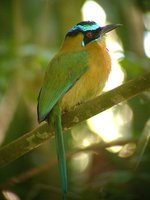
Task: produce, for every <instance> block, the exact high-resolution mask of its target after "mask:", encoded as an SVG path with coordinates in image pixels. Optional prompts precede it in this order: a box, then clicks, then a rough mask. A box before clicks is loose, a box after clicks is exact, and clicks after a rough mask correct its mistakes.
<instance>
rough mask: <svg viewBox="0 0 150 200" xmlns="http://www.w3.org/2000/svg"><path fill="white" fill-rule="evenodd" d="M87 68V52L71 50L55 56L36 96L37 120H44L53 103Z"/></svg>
mask: <svg viewBox="0 0 150 200" xmlns="http://www.w3.org/2000/svg"><path fill="white" fill-rule="evenodd" d="M86 70H87V53H86V52H84V51H81V52H71V53H64V54H61V55H57V56H55V57H54V58H53V59H52V60H51V62H50V63H49V65H48V68H47V71H46V74H45V78H44V83H43V87H42V88H41V91H40V93H39V97H38V108H37V110H38V120H39V122H41V121H43V120H45V119H46V118H47V116H48V114H49V113H50V112H51V110H52V108H53V107H54V106H55V104H56V103H57V102H58V101H59V100H60V99H61V97H62V96H63V95H64V94H65V93H66V92H67V91H68V90H69V89H70V88H71V87H72V86H73V84H74V83H75V82H76V81H77V80H78V79H79V78H80V76H81V75H82V74H83V73H84V72H85V71H86Z"/></svg>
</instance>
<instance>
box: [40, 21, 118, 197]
mask: <svg viewBox="0 0 150 200" xmlns="http://www.w3.org/2000/svg"><path fill="white" fill-rule="evenodd" d="M118 26H119V25H118V24H109V25H106V26H102V27H101V26H99V25H98V24H97V23H96V22H94V21H81V22H79V23H77V24H76V25H74V26H73V27H72V28H71V29H70V30H69V31H68V32H67V33H66V35H65V39H64V42H63V43H62V45H61V47H60V49H59V51H58V53H57V54H56V55H55V56H54V57H53V58H52V60H51V61H50V63H49V64H48V67H47V69H46V72H45V77H44V80H43V84H42V87H41V90H40V92H39V96H38V104H37V115H38V121H39V123H41V122H42V121H47V122H48V124H49V125H50V126H51V127H53V130H54V132H55V141H56V151H57V157H58V166H59V171H60V182H61V188H62V199H63V200H66V199H67V194H68V180H67V168H66V158H65V147H64V138H63V131H62V124H61V115H62V113H63V112H68V111H69V110H71V109H72V108H73V107H75V106H76V105H78V104H81V103H84V102H86V101H88V100H90V99H92V98H94V97H96V96H98V95H99V94H100V93H101V91H102V90H103V88H104V86H105V83H106V82H107V80H108V76H109V73H110V71H111V59H110V55H109V52H108V49H107V48H106V45H105V40H104V39H103V38H104V37H103V36H104V35H105V34H106V33H108V32H110V31H112V30H113V29H116V28H117V27H118Z"/></svg>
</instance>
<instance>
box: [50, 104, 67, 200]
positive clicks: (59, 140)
mask: <svg viewBox="0 0 150 200" xmlns="http://www.w3.org/2000/svg"><path fill="white" fill-rule="evenodd" d="M53 111H54V112H53V117H54V118H53V120H54V121H53V123H54V130H55V141H56V150H57V157H58V165H59V171H60V178H61V185H62V189H63V200H67V191H68V183H67V168H66V159H65V148H64V138H63V132H62V124H61V110H60V108H59V106H58V105H56V106H55V107H54V110H53Z"/></svg>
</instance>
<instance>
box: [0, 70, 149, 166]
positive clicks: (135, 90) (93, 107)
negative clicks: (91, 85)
mask: <svg viewBox="0 0 150 200" xmlns="http://www.w3.org/2000/svg"><path fill="white" fill-rule="evenodd" d="M148 89H150V72H148V73H146V74H144V75H142V76H141V77H138V78H136V79H134V80H131V81H128V82H127V83H125V84H123V85H121V86H119V87H117V88H115V89H113V90H111V91H109V92H106V93H104V94H102V95H101V96H99V97H96V98H95V99H93V100H91V101H88V102H86V103H84V104H81V105H79V106H77V107H76V108H75V109H74V110H72V111H70V112H68V113H65V114H64V115H62V127H63V130H66V129H68V128H71V127H72V126H74V125H76V124H78V123H80V122H82V121H84V120H86V119H88V118H90V117H92V116H94V115H96V114H98V113H100V112H103V111H104V110H106V109H108V108H110V107H112V106H114V105H117V104H118V103H121V102H123V101H126V100H128V99H131V98H133V97H134V96H137V95H138V94H140V93H141V92H144V91H146V90H148ZM52 137H54V132H53V131H52V129H50V128H49V127H48V125H47V123H45V122H44V123H42V124H41V125H39V126H38V127H37V128H35V129H34V130H32V131H30V132H28V133H26V134H25V135H23V136H21V137H20V138H18V139H16V140H14V141H12V142H11V143H9V144H7V145H5V146H4V147H2V148H1V149H0V167H3V166H5V165H7V164H8V163H10V162H12V161H14V160H16V159H17V158H19V157H21V156H22V155H24V154H26V153H28V152H30V151H31V150H33V149H35V148H37V147H38V146H40V145H41V144H42V143H43V142H45V141H47V140H48V139H50V138H52Z"/></svg>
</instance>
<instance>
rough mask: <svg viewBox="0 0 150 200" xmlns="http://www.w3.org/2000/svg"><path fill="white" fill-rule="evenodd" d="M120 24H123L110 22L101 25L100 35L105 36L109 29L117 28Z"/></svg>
mask: <svg viewBox="0 0 150 200" xmlns="http://www.w3.org/2000/svg"><path fill="white" fill-rule="evenodd" d="M118 26H121V24H109V25H106V26H103V27H101V31H100V35H101V36H103V35H104V34H105V33H108V32H109V31H112V30H114V29H116V28H117V27H118Z"/></svg>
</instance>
